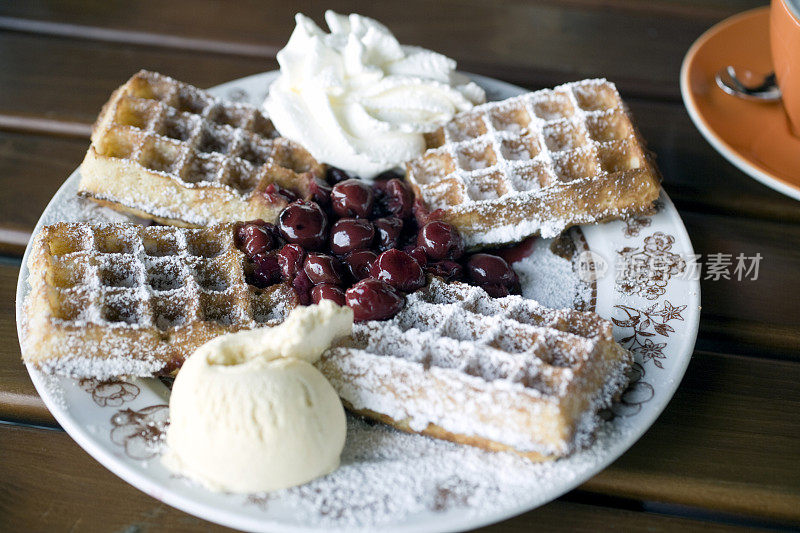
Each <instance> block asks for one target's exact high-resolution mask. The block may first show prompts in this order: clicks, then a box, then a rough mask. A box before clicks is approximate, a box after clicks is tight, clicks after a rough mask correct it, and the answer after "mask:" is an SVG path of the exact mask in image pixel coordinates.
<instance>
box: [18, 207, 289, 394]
mask: <svg viewBox="0 0 800 533" xmlns="http://www.w3.org/2000/svg"><path fill="white" fill-rule="evenodd" d="M233 233H234V225H233V224H224V225H217V226H211V227H208V228H205V229H197V230H191V229H180V228H173V227H165V226H151V227H142V226H137V225H133V224H94V225H93V224H83V223H63V222H62V223H58V224H54V225H52V226H46V227H44V228H43V229H42V231H41V232H40V233H39V234H38V235H37V236H36V240H35V242H34V243H33V247H32V250H31V255H30V259H29V261H28V268H29V269H30V274H29V276H28V283H29V285H30V288H31V291H30V295H29V296H28V299H27V301H26V304H25V317H24V319H23V331H24V335H23V348H24V349H23V357H24V359H25V361H26V362H27V363H31V364H34V365H35V366H37V367H39V368H41V369H43V370H45V371H48V372H51V373H58V374H62V375H70V376H74V377H93V378H97V379H106V378H110V377H114V376H120V375H131V376H153V375H158V374H167V373H170V372H172V371H174V370H176V369H177V368H178V367H179V366H180V365H181V364H182V363H183V361H184V359H185V358H186V357H187V356H189V355H190V354H191V353H192V352H193V351H194V350H195V349H196V348H197V347H198V346H200V345H201V344H203V343H205V342H206V341H208V340H210V339H212V338H213V337H216V336H218V335H221V334H223V333H228V332H233V331H238V330H241V329H248V328H254V327H259V326H263V325H273V324H276V323H278V322H280V321H282V320H283V318H284V317H285V315H286V314H287V313H288V312H289V310H291V309H292V308H293V307H295V306H296V305H297V302H296V298H295V293H294V291H293V289H291V288H290V287H288V286H286V285H284V284H278V285H273V286H271V287H268V288H266V289H258V288H256V287H254V286H252V285H249V284H248V283H247V275H246V271H247V265H248V264H249V263H248V262H247V261H245V255H244V254H243V253H242V252H240V251H239V250H238V249H237V248H236V246H235V245H234V236H233Z"/></svg>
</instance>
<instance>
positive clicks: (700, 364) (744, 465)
mask: <svg viewBox="0 0 800 533" xmlns="http://www.w3.org/2000/svg"><path fill="white" fill-rule="evenodd" d="M798 380H800V364H798V363H794V362H791V363H790V362H782V361H765V360H759V359H755V358H747V357H732V356H721V355H715V354H710V353H703V352H698V353H696V354H695V355H694V357H693V359H692V362H691V365H690V366H689V371H688V372H687V374H686V377H685V378H684V379H683V382H682V383H681V386H680V388H679V389H678V392H677V393H676V395H675V396H674V398H673V399H672V401H671V402H670V404H669V406H668V407H667V409H666V410H665V411H664V413H663V414H662V415H661V417H660V418H659V419H658V421H656V423H655V424H654V425H653V427H652V428H651V429H650V430H649V431H648V432H647V433H646V434H645V435H644V437H642V439H641V440H640V441H639V442H637V443H636V445H634V446H633V447H632V448H631V449H630V450H629V451H628V452H627V453H625V455H623V456H622V457H621V458H620V459H619V460H618V461H617V462H616V463H614V464H613V465H612V466H611V467H609V468H608V469H606V470H605V471H604V472H602V473H600V474H599V475H598V476H596V477H595V478H593V479H592V480H590V481H589V482H587V483H586V484H585V485H584V486H583V488H584V489H586V490H592V491H596V492H602V493H608V494H616V495H619V496H625V497H637V498H644V499H650V500H658V501H666V502H672V503H679V504H684V505H691V506H696V507H707V508H713V509H719V510H725V511H729V512H735V513H741V514H747V515H754V516H761V517H772V518H776V519H777V518H782V519H785V520H787V521H791V522H793V523H795V524H798V525H800V470H799V469H798V468H797V465H798V464H800V414H799V413H800V389H799V388H798V387H797V383H798Z"/></svg>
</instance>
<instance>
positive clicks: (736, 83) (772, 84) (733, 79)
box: [714, 65, 781, 102]
mask: <svg viewBox="0 0 800 533" xmlns="http://www.w3.org/2000/svg"><path fill="white" fill-rule="evenodd" d="M714 78H715V79H716V80H717V85H718V86H719V88H720V89H722V90H723V91H725V92H726V93H728V94H730V95H731V96H737V97H739V98H744V99H745V100H754V101H757V102H777V101H778V100H780V99H781V90H780V89H779V88H778V83H777V80H776V79H775V73H774V72H772V73H770V74H767V75H766V76H765V77H764V79H763V80H762V82H761V84H760V85H758V86H756V87H748V86H746V85H745V84H744V83H742V82H741V81H740V80H739V78H738V77H737V76H736V70H735V69H734V68H733V67H732V66H730V65H728V66H727V67H725V68H723V69H720V70H719V72H717V74H716V76H714Z"/></svg>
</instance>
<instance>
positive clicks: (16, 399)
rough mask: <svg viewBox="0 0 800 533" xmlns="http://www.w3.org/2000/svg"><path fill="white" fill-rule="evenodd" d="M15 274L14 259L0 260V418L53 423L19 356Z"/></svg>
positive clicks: (43, 423)
mask: <svg viewBox="0 0 800 533" xmlns="http://www.w3.org/2000/svg"><path fill="white" fill-rule="evenodd" d="M18 275H19V264H18V262H15V263H11V262H10V261H8V260H2V259H0V317H2V318H0V339H1V340H2V342H0V421H19V422H27V423H30V424H41V425H48V426H55V425H57V424H56V421H55V419H54V418H53V415H51V414H50V411H48V410H47V407H45V405H44V402H43V401H42V399H41V398H40V397H39V395H38V394H37V393H36V389H35V388H34V387H33V383H31V379H30V377H28V372H27V370H26V369H25V365H23V364H22V360H21V359H20V351H19V342H18V340H17V322H16V311H15V308H14V299H15V295H16V279H17V277H18Z"/></svg>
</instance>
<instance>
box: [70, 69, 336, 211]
mask: <svg viewBox="0 0 800 533" xmlns="http://www.w3.org/2000/svg"><path fill="white" fill-rule="evenodd" d="M322 174H323V169H322V166H321V165H320V164H319V163H317V162H316V161H315V160H314V158H313V157H311V155H310V154H309V153H308V152H306V150H305V149H303V148H301V147H300V146H299V145H297V144H295V143H293V142H291V141H289V140H287V139H284V138H281V137H279V136H278V134H277V132H276V131H275V128H274V127H273V126H272V123H271V122H270V121H269V120H268V119H267V118H266V117H265V116H264V115H262V114H261V112H260V111H259V110H258V109H257V108H255V107H253V106H250V105H244V104H235V103H230V102H222V101H220V100H218V99H216V98H214V97H212V96H211V95H210V94H208V93H206V92H204V91H201V90H200V89H197V88H195V87H192V86H191V85H188V84H185V83H181V82H179V81H176V80H173V79H172V78H169V77H167V76H163V75H161V74H157V73H154V72H147V71H144V70H143V71H141V72H139V73H138V74H136V75H134V76H133V77H132V78H131V79H130V80H128V82H127V83H125V85H123V86H122V87H120V88H119V89H117V91H116V92H114V94H113V95H112V96H111V99H110V100H109V101H108V103H106V105H105V106H104V107H103V110H102V112H101V113H100V116H99V117H98V119H97V122H96V123H95V126H94V131H93V134H92V145H91V147H90V148H89V151H88V153H87V154H86V158H85V159H84V161H83V165H82V166H81V182H80V186H79V194H81V195H84V196H86V197H89V198H91V199H93V200H95V201H97V202H99V203H101V204H104V205H108V206H110V207H112V208H115V209H118V210H120V211H123V212H126V213H129V214H134V215H138V216H141V217H144V218H150V219H153V220H156V221H159V222H162V223H169V224H174V225H179V226H205V225H208V224H215V223H223V222H233V221H237V220H250V219H256V218H261V219H264V220H267V221H274V220H275V219H276V218H277V216H278V213H280V211H281V209H282V208H283V207H284V206H285V205H286V203H287V202H286V200H285V198H283V197H282V196H281V195H280V194H274V193H270V189H268V188H269V187H270V185H271V184H273V187H274V185H278V186H280V187H282V188H284V189H288V190H290V191H292V192H294V193H295V194H297V195H299V196H304V197H308V196H309V195H310V191H309V183H310V182H311V180H312V179H313V178H314V177H319V176H321V175H322ZM265 192H267V194H265Z"/></svg>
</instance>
